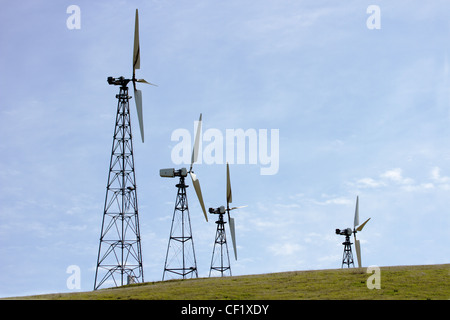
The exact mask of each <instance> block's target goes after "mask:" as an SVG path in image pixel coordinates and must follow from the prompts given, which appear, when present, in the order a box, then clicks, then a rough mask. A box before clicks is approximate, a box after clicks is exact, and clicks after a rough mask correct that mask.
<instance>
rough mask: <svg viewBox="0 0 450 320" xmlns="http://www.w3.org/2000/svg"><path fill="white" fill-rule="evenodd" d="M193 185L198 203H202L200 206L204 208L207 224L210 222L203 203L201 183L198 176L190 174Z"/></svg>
mask: <svg viewBox="0 0 450 320" xmlns="http://www.w3.org/2000/svg"><path fill="white" fill-rule="evenodd" d="M189 174H190V176H191V179H192V184H193V185H194V189H195V193H196V194H197V198H198V201H199V202H200V206H201V207H202V210H203V214H204V215H205V219H206V222H208V216H207V215H206V210H205V204H204V203H203V196H202V189H201V188H200V182H199V181H198V179H197V176H196V175H195V174H194V173H192V172H189Z"/></svg>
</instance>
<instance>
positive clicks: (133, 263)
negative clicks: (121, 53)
mask: <svg viewBox="0 0 450 320" xmlns="http://www.w3.org/2000/svg"><path fill="white" fill-rule="evenodd" d="M132 67H133V77H132V78H131V79H125V78H124V77H119V78H113V77H108V79H107V80H108V83H109V84H110V85H118V86H120V91H119V94H118V95H116V98H117V99H118V105H117V113H116V123H115V129H114V135H113V145H112V151H111V159H110V165H109V175H108V183H107V185H106V197H105V205H104V211H103V221H102V230H101V234H100V244H99V250H98V257H97V266H96V271H95V281H94V290H96V289H98V288H99V287H100V286H102V285H103V284H114V285H116V286H117V285H124V284H125V279H126V282H127V283H134V282H144V273H143V266H142V250H141V241H140V231H139V216H138V203H137V192H136V177H135V170H134V157H133V154H134V153H133V139H132V133H131V121H130V106H129V99H130V98H131V97H130V96H128V83H129V82H130V81H132V82H133V87H134V93H135V101H136V110H137V115H138V120H139V126H140V131H141V138H142V142H144V124H143V117H142V93H141V91H140V90H137V89H136V82H144V83H149V82H147V81H145V80H143V79H136V77H135V70H136V69H139V68H140V49H139V20H138V10H137V9H136V20H135V30H134V48H133V66H132ZM149 84H150V83H149Z"/></svg>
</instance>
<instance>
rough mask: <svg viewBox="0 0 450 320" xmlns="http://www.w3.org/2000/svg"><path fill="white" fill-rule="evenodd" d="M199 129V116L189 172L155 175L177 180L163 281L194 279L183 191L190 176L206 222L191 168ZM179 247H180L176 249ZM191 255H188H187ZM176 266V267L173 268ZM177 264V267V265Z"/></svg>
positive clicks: (170, 171)
mask: <svg viewBox="0 0 450 320" xmlns="http://www.w3.org/2000/svg"><path fill="white" fill-rule="evenodd" d="M201 126H202V114H200V118H199V120H198V125H197V132H196V135H195V142H194V148H193V150H192V157H191V166H190V168H189V171H188V170H187V169H186V168H181V169H179V170H175V169H174V168H170V169H161V170H160V171H159V175H160V176H161V177H163V178H175V177H179V178H180V180H179V183H178V184H177V185H176V187H177V188H178V192H177V198H176V200H175V210H174V212H173V219H172V226H171V229H170V237H169V244H168V246H167V254H166V262H165V263H164V273H163V280H164V276H165V273H166V272H171V273H175V274H178V275H181V276H182V277H183V279H184V278H185V277H186V276H188V275H190V276H191V277H193V276H194V275H195V276H196V277H198V272H197V262H196V260H195V250H194V242H193V238H192V230H191V220H190V217H189V208H188V201H187V196H186V188H187V187H188V185H186V184H185V181H184V179H185V178H186V177H187V175H188V173H189V175H190V176H191V180H192V184H193V185H194V189H195V193H196V194H197V198H198V201H199V202H200V206H201V207H202V211H203V214H204V216H205V219H206V221H208V216H207V215H206V210H205V205H204V203H203V196H202V190H201V188H200V182H199V180H198V179H197V176H196V175H195V174H194V171H193V170H192V167H193V165H194V163H195V162H196V161H197V157H198V148H199V143H200V132H201ZM180 247H181V248H180ZM179 253H181V255H182V260H181V261H179V259H178V254H179ZM191 254H192V255H191ZM174 263H176V265H174ZM180 264H181V265H180Z"/></svg>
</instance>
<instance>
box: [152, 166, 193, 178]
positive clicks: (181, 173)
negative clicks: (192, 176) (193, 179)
mask: <svg viewBox="0 0 450 320" xmlns="http://www.w3.org/2000/svg"><path fill="white" fill-rule="evenodd" d="M187 175H188V171H187V169H186V168H181V169H180V170H175V169H174V168H169V169H160V170H159V176H160V177H162V178H175V177H187Z"/></svg>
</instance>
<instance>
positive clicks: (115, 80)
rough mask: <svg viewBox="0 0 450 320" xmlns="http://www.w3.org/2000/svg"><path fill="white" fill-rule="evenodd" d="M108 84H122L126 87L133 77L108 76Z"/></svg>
mask: <svg viewBox="0 0 450 320" xmlns="http://www.w3.org/2000/svg"><path fill="white" fill-rule="evenodd" d="M107 80H108V84H110V85H114V86H121V87H126V86H127V85H128V82H130V81H131V79H125V78H124V77H119V78H114V77H108V79H107Z"/></svg>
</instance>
